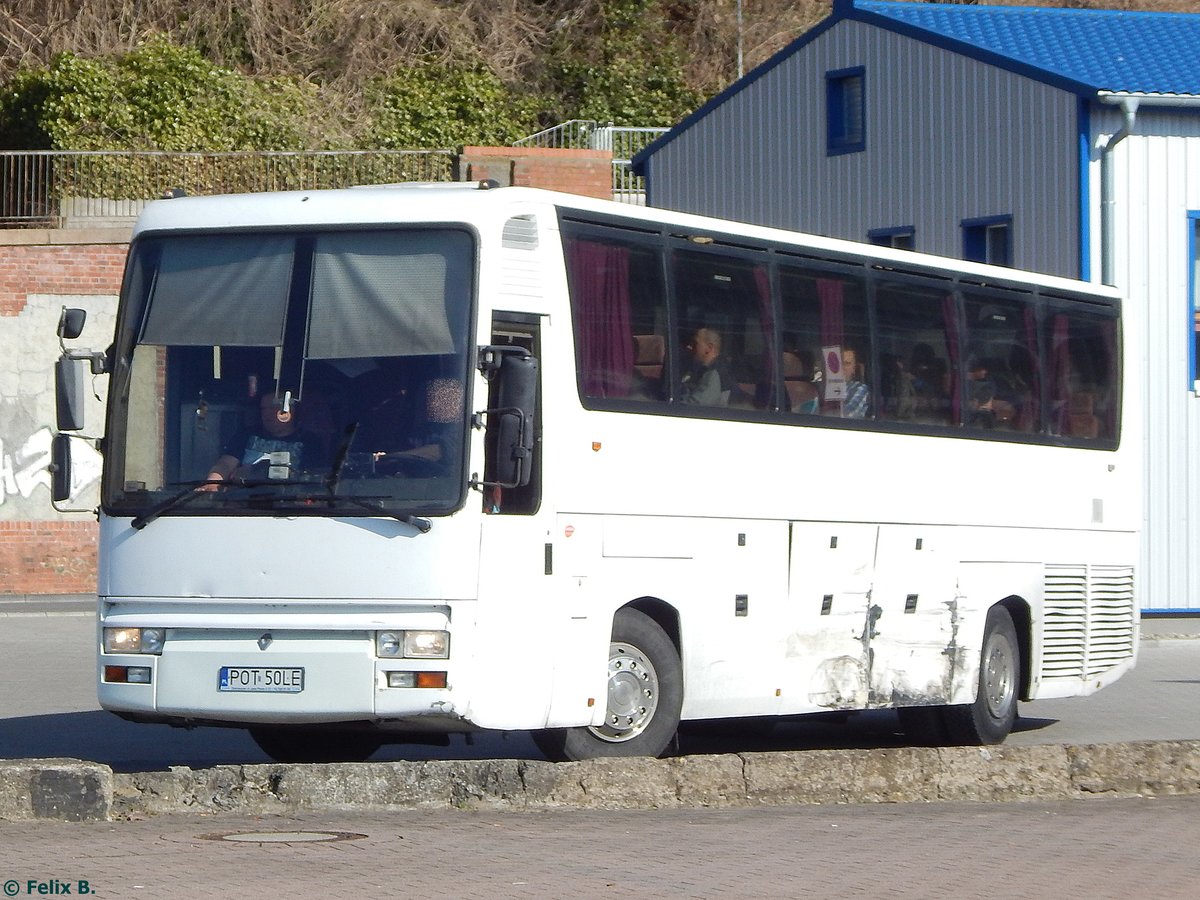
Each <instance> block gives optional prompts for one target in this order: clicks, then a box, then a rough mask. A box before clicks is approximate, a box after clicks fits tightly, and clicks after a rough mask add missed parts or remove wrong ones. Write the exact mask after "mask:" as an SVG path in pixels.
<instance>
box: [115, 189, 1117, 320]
mask: <svg viewBox="0 0 1200 900" xmlns="http://www.w3.org/2000/svg"><path fill="white" fill-rule="evenodd" d="M560 209H561V210H568V211H571V210H573V211H578V212H580V213H584V214H591V215H594V216H603V217H605V218H607V219H610V220H618V219H626V220H629V222H630V223H631V224H641V225H643V226H644V225H647V224H653V225H656V226H672V227H675V228H679V229H682V231H681V233H682V234H686V235H687V236H688V237H692V238H704V237H709V236H713V237H718V236H726V237H728V236H733V237H738V238H744V239H746V240H748V241H758V242H763V243H766V244H793V245H800V246H801V247H803V248H805V249H807V250H809V251H812V252H815V253H822V252H826V253H833V254H838V255H852V256H859V257H866V258H868V259H869V260H870V261H871V262H872V263H873V264H875V265H878V266H881V267H884V268H896V269H901V270H903V269H912V268H922V269H926V270H928V269H933V270H941V271H944V272H946V273H947V274H958V275H967V276H968V277H972V278H977V279H979V280H980V281H985V282H1008V283H1010V284H1011V283H1013V282H1021V283H1027V284H1030V285H1038V286H1042V287H1045V288H1050V289H1059V290H1067V291H1087V292H1089V293H1093V294H1096V295H1098V296H1106V297H1112V298H1116V297H1118V296H1119V293H1118V292H1117V291H1116V290H1115V289H1113V288H1110V287H1106V286H1103V285H1100V284H1095V283H1088V282H1080V281H1076V280H1073V279H1069V278H1062V277H1058V276H1053V275H1043V274H1040V273H1034V272H1026V271H1022V270H1018V269H1011V268H1005V267H999V266H991V265H986V264H983V263H976V262H971V261H967V260H962V259H953V258H949V257H939V256H932V255H928V254H923V253H914V252H913V251H910V250H897V249H893V248H890V247H881V246H877V245H874V244H866V243H860V242H856V241H848V240H844V239H840V238H830V237H824V236H821V235H815V234H807V233H802V232H793V231H786V230H783V229H779V228H771V227H767V226H762V225H753V224H748V223H744V222H735V221H731V220H724V219H716V218H711V217H708V216H700V215H694V214H691V213H680V212H675V211H673V210H668V209H659V208H656V207H644V206H634V205H631V204H627V203H618V202H615V201H612V200H600V199H596V198H592V197H585V196H582V195H578V194H567V193H561V192H558V191H549V190H543V189H541V188H530V187H493V186H492V185H491V183H480V182H428V183H426V182H406V183H401V184H384V185H363V186H356V187H350V188H339V189H333V190H311V191H277V192H260V193H251V194H226V195H214V196H185V197H176V198H172V199H166V200H158V201H154V202H152V203H149V204H147V206H146V208H145V210H144V211H143V212H142V214H141V216H139V217H138V221H137V224H136V225H135V227H134V237H135V238H136V237H138V236H140V235H142V234H145V233H149V232H160V233H161V232H163V231H229V230H237V229H247V230H257V229H265V228H271V229H274V228H296V227H314V226H317V227H319V226H347V225H349V226H354V225H364V226H379V225H389V224H406V223H411V222H430V223H441V224H446V223H454V222H478V221H479V219H480V217H486V218H489V219H492V220H494V221H498V222H500V223H502V222H503V221H504V220H506V219H508V218H509V217H511V216H514V215H522V214H529V213H537V212H538V211H539V210H544V211H545V212H546V213H551V212H554V213H557V211H558V210H560Z"/></svg>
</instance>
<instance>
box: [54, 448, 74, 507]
mask: <svg viewBox="0 0 1200 900" xmlns="http://www.w3.org/2000/svg"><path fill="white" fill-rule="evenodd" d="M50 496H51V497H52V498H53V499H54V502H55V503H61V502H62V501H64V500H69V499H70V497H71V437H70V435H66V434H56V435H55V436H54V441H53V442H52V443H51V444H50Z"/></svg>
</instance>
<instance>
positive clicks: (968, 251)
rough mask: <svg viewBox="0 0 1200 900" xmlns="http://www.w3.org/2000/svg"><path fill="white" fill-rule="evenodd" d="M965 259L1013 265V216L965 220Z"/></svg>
mask: <svg viewBox="0 0 1200 900" xmlns="http://www.w3.org/2000/svg"><path fill="white" fill-rule="evenodd" d="M962 233H963V259H969V260H972V261H974V262H981V263H991V264H992V265H994V266H1011V265H1012V216H986V217H984V218H981V219H963V221H962Z"/></svg>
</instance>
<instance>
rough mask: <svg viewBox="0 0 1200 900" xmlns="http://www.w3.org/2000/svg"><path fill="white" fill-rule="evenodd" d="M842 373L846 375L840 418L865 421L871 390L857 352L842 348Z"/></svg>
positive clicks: (868, 412)
mask: <svg viewBox="0 0 1200 900" xmlns="http://www.w3.org/2000/svg"><path fill="white" fill-rule="evenodd" d="M842 371H843V372H845V373H846V395H845V397H844V398H843V400H842V417H843V418H846V419H865V418H866V417H867V416H868V415H870V413H871V389H870V388H869V387H868V386H867V383H866V382H865V381H864V380H863V378H864V377H865V376H864V374H863V371H862V368H861V365H860V363H859V361H858V351H857V350H855V349H854V348H853V347H843V348H842Z"/></svg>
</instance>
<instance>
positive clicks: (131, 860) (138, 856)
mask: <svg viewBox="0 0 1200 900" xmlns="http://www.w3.org/2000/svg"><path fill="white" fill-rule="evenodd" d="M281 831H282V832H294V831H331V832H351V833H354V834H356V835H363V837H358V838H352V839H347V840H341V841H337V842H329V843H303V842H294V843H288V842H282V843H276V842H257V841H252V842H238V843H234V842H230V841H227V840H210V839H206V838H205V837H204V836H205V835H211V834H214V833H227V832H260V833H274V832H281ZM1198 847H1200V796H1193V797H1174V798H1164V799H1158V800H1148V799H1122V800H1099V799H1098V800H1093V801H1068V802H1061V803H995V804H902V805H871V806H827V807H815V806H805V807H771V808H759V809H704V810H669V811H653V810H634V811H596V810H586V811H584V810H557V811H537V812H526V813H510V812H476V811H444V810H440V811H404V812H395V813H387V814H384V813H360V812H351V811H346V812H321V813H306V814H303V815H298V816H294V817H274V816H272V817H266V818H246V817H233V816H227V817H226V816H221V817H205V816H193V817H181V816H164V817H159V818H152V819H146V820H142V821H135V822H116V823H90V824H89V823H60V822H34V823H28V822H5V823H0V883H3V884H4V891H5V893H6V894H8V895H9V896H19V897H27V896H51V895H53V894H52V891H53V890H55V889H57V890H58V895H59V896H65V894H63V892H62V890H61V888H62V886H63V885H66V886H69V887H70V889H71V896H79V888H80V885H79V882H80V881H81V880H82V881H86V882H87V885H86V887H87V888H88V889H89V890H90V892H91V895H92V896H96V897H104V898H126V897H140V898H191V897H222V898H234V900H237V898H246V900H260V898H271V900H282V898H288V900H291V898H328V900H335V898H355V900H358V898H373V897H421V898H430V897H437V898H440V897H455V898H458V897H461V898H481V900H484V898H486V900H491V898H497V897H503V898H507V897H520V898H541V897H552V898H561V897H572V898H591V897H613V898H618V897H620V898H628V897H639V898H643V897H671V898H681V897H689V898H690V897H700V898H707V897H737V898H743V897H747V898H748V897H806V896H807V897H920V898H939V897H945V898H951V897H953V898H964V897H968V898H969V897H987V898H1037V900H1042V898H1055V900H1057V898H1089V900H1096V898H1109V897H1111V898H1120V900H1129V898H1132V897H1136V898H1172V897H1181V898H1182V897H1187V898H1192V897H1196V896H1197V895H1198V893H1200V850H1198V849H1197V848H1198ZM30 880H33V881H35V882H42V883H44V884H45V885H46V890H45V891H44V892H43V893H41V894H40V895H39V894H37V885H36V884H35V885H34V887H33V891H34V893H33V894H32V895H31V894H30V893H29V887H30V886H29V884H28V882H29V881H30ZM55 882H57V884H56V883H55Z"/></svg>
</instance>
